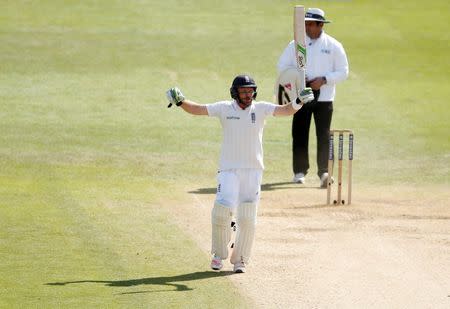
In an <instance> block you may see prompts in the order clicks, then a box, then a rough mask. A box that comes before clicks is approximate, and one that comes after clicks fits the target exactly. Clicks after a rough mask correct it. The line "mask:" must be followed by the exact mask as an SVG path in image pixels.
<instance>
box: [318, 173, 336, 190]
mask: <svg viewBox="0 0 450 309" xmlns="http://www.w3.org/2000/svg"><path fill="white" fill-rule="evenodd" d="M331 183H334V178H333V177H331ZM327 185H328V173H323V174H322V176H320V187H321V188H322V189H325V188H327Z"/></svg>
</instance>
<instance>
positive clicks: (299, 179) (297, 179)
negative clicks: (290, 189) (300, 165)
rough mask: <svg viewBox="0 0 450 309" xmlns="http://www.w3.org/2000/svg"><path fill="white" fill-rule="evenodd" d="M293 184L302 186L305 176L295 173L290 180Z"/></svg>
mask: <svg viewBox="0 0 450 309" xmlns="http://www.w3.org/2000/svg"><path fill="white" fill-rule="evenodd" d="M292 181H293V182H295V183H300V184H304V183H305V174H303V173H297V174H295V175H294V178H293V179H292Z"/></svg>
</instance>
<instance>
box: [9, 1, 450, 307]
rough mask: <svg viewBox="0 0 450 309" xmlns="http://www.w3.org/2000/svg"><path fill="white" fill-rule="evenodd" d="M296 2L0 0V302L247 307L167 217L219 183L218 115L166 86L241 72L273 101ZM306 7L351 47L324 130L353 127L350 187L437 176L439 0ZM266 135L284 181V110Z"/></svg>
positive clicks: (209, 90) (448, 68) (444, 60)
mask: <svg viewBox="0 0 450 309" xmlns="http://www.w3.org/2000/svg"><path fill="white" fill-rule="evenodd" d="M300 3H301V2H294V1H278V2H276V1H275V2H274V1H256V0H252V1H245V2H242V1H239V2H238V1H205V0H198V1H184V2H182V3H181V4H180V2H179V1H171V0H168V1H145V0H143V1H122V0H114V1H105V0H97V1H94V0H91V1H50V0H47V1H3V3H1V4H0V132H1V134H0V233H1V239H0V273H1V276H0V307H2V308H71V307H72V308H102V307H103V308H105V307H108V308H114V307H118V308H137V307H143V308H150V307H153V308H158V307H174V308H177V307H218V308H220V307H223V308H225V307H227V308H229V307H236V308H237V307H245V306H251V303H250V302H249V300H247V299H245V298H243V297H242V295H240V294H239V291H238V290H237V288H236V287H234V286H233V285H232V284H231V283H230V281H229V280H228V279H227V278H226V276H223V275H224V274H225V275H227V273H222V275H220V274H217V273H213V272H210V271H209V270H208V267H207V266H208V263H209V260H208V256H207V255H206V253H205V252H203V251H202V250H200V249H199V248H198V247H197V246H196V245H195V243H194V242H193V241H192V240H191V239H190V238H189V237H188V236H187V235H186V234H185V233H184V232H183V230H181V229H180V228H179V227H177V226H176V224H174V223H173V222H172V221H171V217H170V210H169V209H168V208H167V205H168V204H169V203H168V202H169V201H171V202H172V203H173V202H174V201H175V202H177V201H178V202H180V203H182V202H183V201H182V200H181V198H180V196H181V195H182V194H183V193H185V188H186V187H191V188H192V190H195V189H197V188H205V187H208V188H211V187H214V186H215V170H216V167H217V161H218V154H219V145H220V128H219V124H218V123H217V121H215V120H211V119H208V118H207V117H204V118H202V117H198V118H195V117H193V116H190V115H187V114H185V113H182V112H181V111H180V110H173V109H170V110H169V109H167V108H166V102H165V95H164V92H165V90H166V89H167V88H168V87H171V86H173V85H177V86H179V87H181V89H182V90H183V92H184V93H185V95H186V96H187V97H188V98H190V99H192V100H194V101H198V102H201V103H208V102H214V101H216V100H220V99H225V98H228V97H229V86H230V83H231V80H232V79H233V77H234V76H235V75H237V74H239V73H242V72H247V73H250V74H252V75H253V76H254V78H255V79H256V81H257V83H258V85H259V89H258V93H259V94H258V96H259V99H262V100H269V101H271V100H272V91H273V83H274V81H275V79H276V68H275V66H276V62H277V59H278V56H279V54H280V53H281V52H282V50H283V48H284V47H285V45H286V44H287V43H288V41H290V40H291V37H292V29H291V27H292V6H293V5H294V4H300ZM303 4H305V5H306V6H308V7H311V6H317V7H321V8H323V9H324V10H325V11H326V13H327V16H328V17H329V18H330V19H331V20H333V21H334V22H333V23H332V24H330V25H328V26H326V30H327V32H328V33H330V34H331V35H333V36H335V37H336V38H338V39H339V40H340V41H341V42H342V43H343V44H344V47H345V48H346V51H347V54H348V58H349V62H350V71H351V72H350V77H349V79H348V80H347V81H346V82H344V83H342V84H340V85H339V86H338V89H337V98H336V102H335V114H334V120H333V126H334V127H336V128H339V127H342V128H343V127H348V128H352V129H354V131H355V168H354V181H355V183H357V184H358V183H360V184H361V185H372V186H377V185H385V184H387V185H391V184H401V183H406V182H407V183H409V184H411V185H413V186H418V187H419V186H420V185H422V184H427V185H438V184H448V183H449V174H450V170H449V160H450V142H449V138H448V134H449V132H450V125H449V122H448V119H449V117H450V112H449V109H448V107H447V102H446V100H447V98H448V97H449V95H450V93H449V88H448V87H447V85H448V83H449V74H448V72H450V64H449V61H448V52H449V50H450V43H449V42H450V37H449V34H448V32H447V31H446V30H445V29H446V28H447V23H448V22H447V20H448V18H449V17H450V16H449V15H450V13H449V12H450V4H449V2H448V1H443V0H442V1H433V2H432V3H430V4H428V5H427V6H424V5H423V2H419V1H417V0H415V1H404V2H398V3H396V2H392V1H378V2H377V4H376V6H375V5H374V4H372V1H354V0H353V1H352V0H347V1H345V0H343V1H304V2H303ZM425 13H426V17H427V18H426V19H424V14H425ZM311 134H314V130H312V132H311ZM311 140H312V141H314V139H311ZM264 142H265V144H264V145H265V162H266V172H265V178H264V179H265V182H282V181H289V180H290V178H291V156H290V147H291V141H290V119H289V118H284V119H276V120H269V121H268V124H267V126H266V130H265V139H264ZM314 148H315V147H314V143H313V144H312V145H311V149H312V150H313V149H314ZM311 155H312V158H314V157H313V156H314V151H312V153H311ZM280 158H285V159H280ZM312 161H314V160H312ZM312 166H313V169H312V171H311V173H315V171H314V165H312ZM205 233H209V231H205ZM217 291H220V296H221V297H220V298H218V297H216V296H217Z"/></svg>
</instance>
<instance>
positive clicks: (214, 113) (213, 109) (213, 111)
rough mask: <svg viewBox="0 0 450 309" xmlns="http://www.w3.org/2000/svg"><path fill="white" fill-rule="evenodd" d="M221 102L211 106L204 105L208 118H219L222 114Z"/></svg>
mask: <svg viewBox="0 0 450 309" xmlns="http://www.w3.org/2000/svg"><path fill="white" fill-rule="evenodd" d="M222 106H223V104H222V102H216V103H212V104H208V105H206V109H207V110H208V116H210V117H220V115H221V114H222Z"/></svg>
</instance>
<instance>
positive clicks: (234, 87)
mask: <svg viewBox="0 0 450 309" xmlns="http://www.w3.org/2000/svg"><path fill="white" fill-rule="evenodd" d="M238 88H253V90H254V93H253V99H256V95H257V93H256V89H257V88H258V87H257V86H256V83H255V80H254V79H253V78H252V77H250V76H249V75H238V76H236V77H235V78H234V80H233V83H232V84H231V88H230V94H231V97H232V98H233V99H235V100H236V101H238V102H239V93H238Z"/></svg>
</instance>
